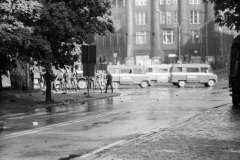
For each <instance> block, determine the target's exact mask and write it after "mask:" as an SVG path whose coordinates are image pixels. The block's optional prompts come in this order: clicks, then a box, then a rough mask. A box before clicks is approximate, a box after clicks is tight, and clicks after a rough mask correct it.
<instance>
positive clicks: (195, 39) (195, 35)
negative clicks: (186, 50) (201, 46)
mask: <svg viewBox="0 0 240 160" xmlns="http://www.w3.org/2000/svg"><path fill="white" fill-rule="evenodd" d="M191 36H192V37H191V39H192V43H200V42H201V37H200V33H199V30H191Z"/></svg>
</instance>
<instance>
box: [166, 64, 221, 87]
mask: <svg viewBox="0 0 240 160" xmlns="http://www.w3.org/2000/svg"><path fill="white" fill-rule="evenodd" d="M170 74H171V78H170V82H171V83H172V84H173V85H177V86H179V87H184V86H185V84H186V83H202V84H205V86H206V87H212V86H214V85H215V84H216V83H217V75H216V74H213V70H212V68H211V66H210V65H209V64H173V66H172V68H171V71H170Z"/></svg>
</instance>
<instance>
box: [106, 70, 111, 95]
mask: <svg viewBox="0 0 240 160" xmlns="http://www.w3.org/2000/svg"><path fill="white" fill-rule="evenodd" d="M106 73H107V75H106V79H107V84H106V90H105V92H104V93H107V90H108V86H109V85H110V87H111V89H112V93H113V86H112V75H111V74H110V73H109V72H108V71H107V72H106Z"/></svg>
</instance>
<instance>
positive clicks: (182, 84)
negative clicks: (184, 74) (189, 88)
mask: <svg viewBox="0 0 240 160" xmlns="http://www.w3.org/2000/svg"><path fill="white" fill-rule="evenodd" d="M185 84H186V82H185V81H179V82H178V86H179V87H184V86H185Z"/></svg>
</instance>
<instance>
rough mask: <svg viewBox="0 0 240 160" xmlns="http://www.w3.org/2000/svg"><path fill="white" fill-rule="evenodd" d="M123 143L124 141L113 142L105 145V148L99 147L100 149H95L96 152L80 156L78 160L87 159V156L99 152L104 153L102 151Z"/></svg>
mask: <svg viewBox="0 0 240 160" xmlns="http://www.w3.org/2000/svg"><path fill="white" fill-rule="evenodd" d="M124 142H126V140H120V141H117V142H114V143H112V144H109V145H107V146H104V147H101V148H99V149H97V150H95V151H93V152H91V153H88V154H85V155H82V156H81V157H79V158H78V159H83V158H87V157H89V156H91V155H94V154H97V153H99V152H102V151H104V150H106V149H109V148H111V147H113V146H117V145H120V144H122V143H124Z"/></svg>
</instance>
